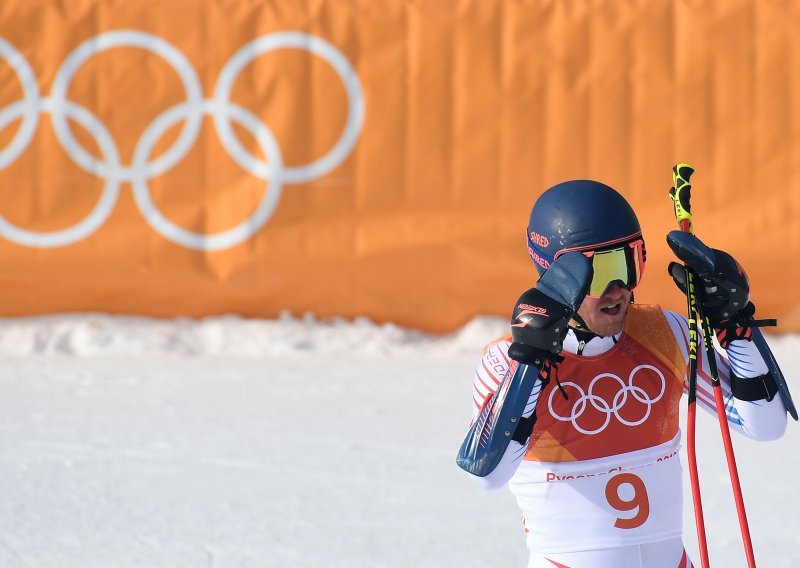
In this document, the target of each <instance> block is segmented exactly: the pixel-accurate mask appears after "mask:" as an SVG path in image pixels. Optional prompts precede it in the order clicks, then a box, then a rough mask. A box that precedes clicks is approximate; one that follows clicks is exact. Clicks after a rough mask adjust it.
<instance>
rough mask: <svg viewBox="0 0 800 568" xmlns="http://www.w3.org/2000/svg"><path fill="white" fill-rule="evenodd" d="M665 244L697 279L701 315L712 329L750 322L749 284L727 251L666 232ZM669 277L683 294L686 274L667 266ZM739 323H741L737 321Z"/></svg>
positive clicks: (675, 266)
mask: <svg viewBox="0 0 800 568" xmlns="http://www.w3.org/2000/svg"><path fill="white" fill-rule="evenodd" d="M667 244H668V245H669V246H670V248H671V249H672V251H673V252H674V253H675V256H677V257H678V258H679V259H681V260H682V261H683V262H684V263H685V264H686V265H687V266H689V268H691V269H692V270H693V271H694V272H695V274H697V276H698V277H699V279H700V281H699V282H697V284H698V285H700V286H702V287H703V290H701V293H700V294H699V298H698V300H699V301H700V302H701V305H702V308H703V314H704V315H705V316H707V317H708V319H709V321H710V322H711V325H713V326H714V327H715V328H719V327H725V326H727V325H728V324H730V323H733V324H734V325H736V324H739V323H745V321H746V320H751V319H752V317H753V313H754V312H755V307H754V306H753V305H752V303H751V302H750V283H749V282H748V280H747V274H745V272H744V269H743V268H742V267H741V265H740V264H739V263H738V262H736V260H734V258H733V257H732V256H731V255H729V254H728V253H727V252H724V251H721V250H717V249H712V248H709V247H707V246H706V245H704V244H703V243H702V242H701V241H700V239H698V238H697V237H695V236H694V235H692V234H690V233H683V232H681V231H670V233H669V234H668V235H667ZM669 274H670V276H672V279H673V280H674V281H675V284H677V286H678V288H680V289H681V291H682V292H683V293H684V294H685V293H686V272H685V270H684V267H683V266H682V265H681V264H678V263H677V262H670V263H669ZM740 320H742V321H740Z"/></svg>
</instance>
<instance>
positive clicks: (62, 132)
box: [0, 30, 365, 251]
mask: <svg viewBox="0 0 800 568" xmlns="http://www.w3.org/2000/svg"><path fill="white" fill-rule="evenodd" d="M115 47H135V48H139V49H144V50H146V51H149V52H151V53H153V54H155V55H158V56H159V57H161V58H163V59H164V61H166V62H167V63H168V64H169V65H170V66H171V67H172V69H174V70H175V72H176V73H177V75H178V77H179V78H180V80H181V82H182V83H183V89H184V92H185V95H186V100H185V101H184V102H182V103H179V104H177V105H174V106H172V107H170V108H167V109H166V110H165V111H163V112H162V113H161V114H160V115H159V116H157V117H156V118H155V119H154V120H153V121H152V122H151V123H150V124H149V125H148V126H147V128H146V129H145V131H144V132H143V133H142V135H141V136H140V138H139V140H138V141H137V143H136V146H135V150H134V154H133V159H132V161H131V163H130V164H128V165H126V164H123V163H121V161H120V156H119V150H118V147H117V144H116V142H115V140H114V139H113V137H112V136H111V134H110V133H109V131H108V129H107V128H106V126H105V125H104V124H103V123H102V121H101V120H100V119H99V118H97V117H96V116H95V115H94V114H93V113H92V112H91V111H89V110H88V109H86V108H85V107H82V106H80V105H78V104H76V103H74V102H72V101H69V100H67V93H68V92H69V87H70V84H71V82H72V79H73V77H74V76H75V74H76V72H77V71H78V70H79V69H80V67H81V66H82V65H83V64H84V63H86V61H88V60H89V59H91V58H92V57H94V56H95V55H97V54H99V53H101V52H103V51H105V50H108V49H112V48H115ZM279 49H299V50H303V51H307V52H309V53H310V54H312V55H314V56H316V57H320V58H321V59H323V60H324V61H325V62H326V63H328V64H329V65H330V66H331V68H333V70H334V71H335V72H336V74H337V75H338V77H339V79H340V80H341V81H342V84H343V86H344V89H345V92H346V94H347V105H348V115H347V121H346V123H345V126H344V129H343V130H342V133H341V135H340V136H339V139H338V140H337V141H336V143H335V144H334V146H333V147H332V148H331V149H330V150H329V151H328V152H327V153H326V154H325V155H323V156H322V157H321V158H319V159H317V160H315V161H313V162H311V163H308V164H305V165H301V166H293V167H288V166H285V165H284V163H283V153H282V152H281V149H280V146H279V145H278V142H277V141H276V140H275V136H274V135H273V133H272V131H271V130H270V129H269V127H268V126H267V125H266V124H264V123H263V122H262V121H261V120H260V119H259V118H258V117H257V116H256V115H255V114H253V113H252V112H250V111H249V110H247V109H245V108H243V107H241V106H239V105H237V104H235V103H234V102H232V101H231V100H230V96H231V92H232V90H233V86H234V83H235V82H236V79H237V78H238V76H239V74H240V73H241V72H242V70H243V69H244V68H245V67H246V66H247V65H248V64H249V63H250V62H251V61H253V60H254V59H255V58H256V57H258V56H260V55H263V54H265V53H267V52H269V51H274V50H279ZM0 59H3V60H4V61H5V62H6V63H8V65H9V66H10V67H11V69H12V70H13V71H14V73H15V74H16V76H17V78H18V79H19V81H20V84H21V85H22V92H23V100H22V101H18V102H15V103H13V104H10V105H8V106H6V107H4V108H2V109H0V130H2V129H3V128H5V127H6V126H7V125H8V124H9V123H11V122H12V121H14V120H17V119H21V121H22V122H21V125H20V127H19V129H18V131H17V133H16V134H15V135H14V138H13V139H12V140H11V142H10V143H9V144H8V146H7V147H5V148H2V149H0V170H2V169H5V168H6V167H8V166H9V165H10V164H12V163H13V162H14V161H15V160H16V159H17V158H18V157H19V156H20V155H21V154H22V153H23V152H24V151H25V149H26V148H27V147H28V145H29V144H30V141H31V139H32V138H33V135H34V133H35V131H36V127H37V125H38V121H39V116H40V115H41V114H42V113H48V114H50V117H51V119H52V123H53V128H54V131H55V134H56V138H57V140H58V142H59V144H60V145H61V147H62V148H63V149H64V151H65V152H66V153H67V155H68V156H69V157H70V159H71V160H72V161H73V162H75V163H76V164H77V165H78V166H79V167H80V168H81V169H83V170H85V171H86V172H89V173H91V174H92V175H96V176H98V177H100V178H102V179H103V180H104V181H105V185H104V187H103V194H102V196H101V197H100V200H99V201H98V202H97V204H96V205H95V207H94V209H92V211H91V212H90V213H89V214H88V215H87V216H86V217H85V218H84V219H82V220H81V221H79V222H78V223H76V224H75V225H73V226H71V227H69V228H67V229H62V230H58V231H49V232H40V231H30V230H27V229H23V228H20V227H18V226H16V225H14V224H12V223H10V222H9V221H8V220H7V219H5V218H4V217H3V216H2V214H0V235H2V236H3V237H5V238H6V239H8V240H10V241H12V242H14V243H17V244H20V245H24V246H28V247H36V248H54V247H61V246H66V245H69V244H72V243H75V242H77V241H80V240H82V239H85V238H86V237H88V236H89V235H91V234H92V233H94V232H95V231H96V230H97V229H99V228H100V227H101V226H102V225H103V223H105V221H106V219H107V218H108V216H109V215H110V214H111V212H112V211H113V209H114V207H115V205H116V203H117V198H118V197H119V192H120V185H121V184H122V183H126V182H127V183H129V184H131V187H132V189H133V195H134V199H135V202H136V205H137V206H138V208H139V210H140V211H141V213H142V216H143V217H144V218H145V220H146V221H147V223H148V224H149V225H150V226H151V227H152V228H153V229H155V230H156V231H157V232H158V233H159V234H161V235H162V236H163V237H165V238H166V239H168V240H170V241H172V242H173V243H176V244H178V245H181V246H184V247H186V248H189V249H195V250H203V251H211V250H220V249H225V248H229V247H232V246H234V245H237V244H240V243H242V242H244V241H246V240H247V239H249V238H250V237H252V236H253V235H254V234H255V233H256V232H258V231H259V230H260V229H261V228H262V227H263V226H264V225H265V224H266V223H267V221H268V220H269V218H270V217H271V216H272V214H273V212H274V211H275V209H276V207H277V205H278V202H279V201H280V196H281V192H282V190H283V186H284V184H287V183H302V182H307V181H310V180H314V179H317V178H319V177H322V176H324V175H325V174H327V173H328V172H330V171H331V170H333V169H334V168H336V167H337V166H338V165H339V164H341V163H342V161H344V159H345V158H347V156H348V155H349V154H350V152H352V150H353V148H354V147H355V144H356V142H357V141H358V138H359V136H360V134H361V128H362V126H363V123H364V113H365V105H364V95H363V92H362V89H361V83H360V82H359V80H358V76H357V75H356V72H355V70H354V69H353V67H352V65H351V64H350V62H349V61H348V60H347V58H346V57H345V56H344V55H343V54H342V53H341V52H340V51H339V50H337V49H336V48H335V47H333V46H332V45H331V44H330V43H328V42H326V41H325V40H323V39H320V38H318V37H316V36H313V35H310V34H306V33H301V32H278V33H272V34H267V35H265V36H261V37H258V38H256V39H254V40H252V41H250V42H248V43H247V44H245V45H244V46H243V47H241V48H240V49H239V50H238V51H237V52H236V53H235V54H234V55H233V56H232V57H231V58H230V59H229V60H228V61H227V63H226V64H225V65H224V66H223V68H222V70H221V71H220V74H219V77H218V79H217V84H216V87H215V89H214V95H213V97H211V98H204V97H203V92H202V87H201V84H200V80H199V78H198V76H197V73H196V72H195V70H194V67H193V66H192V64H191V62H190V61H189V59H188V58H187V57H186V56H185V55H183V53H181V52H180V51H179V50H178V49H177V48H176V47H175V46H173V45H172V44H170V43H169V42H167V41H166V40H164V39H162V38H160V37H158V36H155V35H153V34H149V33H146V32H142V31H138V30H117V31H112V32H107V33H103V34H100V35H97V36H95V37H93V38H90V39H89V40H87V41H85V42H84V43H82V44H81V45H79V46H78V47H77V48H75V49H74V50H73V51H72V53H70V54H69V55H68V56H67V58H66V59H65V60H64V62H63V63H62V65H61V67H60V68H59V70H58V71H57V73H56V75H55V79H54V80H53V85H52V88H51V92H50V96H49V97H42V96H41V94H40V92H39V88H38V85H37V82H36V77H35V75H34V73H33V71H32V69H31V66H30V64H29V63H28V61H27V60H26V59H25V57H24V56H23V55H22V54H21V53H20V52H19V51H18V50H17V49H16V48H15V47H14V46H12V45H11V44H10V43H8V42H7V41H6V40H4V39H3V38H2V37H0ZM204 116H208V117H211V118H212V119H213V122H214V126H215V129H216V131H217V135H218V136H219V137H220V141H221V142H222V145H223V147H224V148H225V151H226V152H227V153H228V154H229V155H230V156H231V158H232V159H233V160H234V161H235V162H236V163H237V164H238V165H239V166H240V167H241V168H242V169H244V170H246V171H247V172H249V173H250V174H252V175H254V176H256V177H257V178H259V179H262V180H264V181H267V182H269V184H268V187H267V188H266V189H265V192H264V196H263V197H262V199H261V201H260V202H259V204H258V206H257V207H256V209H255V211H253V213H252V214H251V215H250V216H249V217H248V218H247V219H245V220H244V221H243V222H241V223H240V224H239V225H237V226H235V227H233V228H231V229H227V230H225V231H221V232H218V233H213V234H203V233H197V232H193V231H189V230H187V229H184V228H182V227H179V226H178V225H176V224H175V223H173V222H172V221H170V220H169V219H167V218H166V217H165V216H164V214H163V213H161V211H160V210H159V209H158V207H157V206H156V204H155V203H154V202H153V200H152V198H151V196H150V189H149V181H150V180H151V179H153V178H154V177H157V176H160V175H162V174H164V173H166V172H168V171H169V170H170V169H172V168H173V167H175V166H176V165H177V164H178V163H180V161H181V160H182V159H183V158H184V157H185V156H186V154H188V152H189V151H190V149H191V147H192V146H193V145H194V143H195V141H196V140H197V137H198V135H199V132H200V128H201V126H202V120H203V117H204ZM70 120H72V121H75V122H77V123H78V124H80V125H81V126H82V127H83V128H84V129H85V130H86V132H88V133H89V134H90V135H91V136H92V137H93V138H94V140H95V142H96V144H97V146H98V148H99V149H100V154H101V156H102V157H101V158H100V159H98V158H97V157H95V156H93V155H92V154H91V153H90V152H89V151H87V150H86V149H85V148H84V147H83V146H82V145H81V144H80V142H79V141H78V140H77V139H76V138H75V136H74V135H73V133H72V129H71V127H70V124H69V121H70ZM181 121H183V122H184V125H183V129H182V130H181V133H180V135H179V136H178V138H177V140H176V141H175V142H174V143H173V144H172V146H170V147H169V148H168V149H167V150H166V151H165V152H164V153H163V154H162V155H161V156H159V157H158V158H156V159H151V153H152V150H153V148H154V147H155V145H156V144H157V143H158V141H159V139H160V138H161V136H162V135H163V134H164V133H165V132H166V131H167V130H168V129H169V128H170V127H172V126H174V125H175V124H177V123H178V122H181ZM234 122H235V123H237V124H239V125H240V126H241V127H243V128H244V129H245V130H247V131H248V132H249V133H250V134H251V135H252V136H253V138H254V139H255V140H256V142H257V144H258V146H259V147H260V149H261V150H262V152H263V153H264V155H265V156H266V158H267V159H266V161H264V160H260V159H258V158H257V157H256V156H254V155H252V154H251V153H250V152H249V151H248V150H247V149H246V148H245V147H244V146H243V145H242V144H241V142H239V140H238V139H237V138H236V135H235V134H234V131H233V128H232V123H234Z"/></svg>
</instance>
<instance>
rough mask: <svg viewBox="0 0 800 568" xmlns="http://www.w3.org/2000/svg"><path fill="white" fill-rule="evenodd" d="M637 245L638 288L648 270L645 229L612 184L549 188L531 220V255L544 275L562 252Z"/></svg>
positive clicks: (588, 182)
mask: <svg viewBox="0 0 800 568" xmlns="http://www.w3.org/2000/svg"><path fill="white" fill-rule="evenodd" d="M629 244H630V245H631V246H634V244H635V248H637V249H638V250H637V251H636V253H637V254H633V253H632V254H631V255H630V258H631V261H630V264H631V265H635V266H632V268H631V270H632V271H633V270H635V271H636V274H633V273H632V275H631V279H628V280H627V283H628V284H629V285H630V287H633V286H635V285H636V284H637V283H638V280H639V279H641V273H642V272H643V271H644V260H645V255H644V240H643V239H642V228H641V226H640V225H639V220H638V219H637V218H636V214H635V213H634V211H633V208H632V207H631V206H630V204H628V202H627V201H626V200H625V198H624V197H622V195H620V194H619V193H617V192H616V191H615V190H614V189H612V188H610V187H609V186H607V185H605V184H602V183H600V182H597V181H592V180H573V181H567V182H564V183H560V184H558V185H556V186H553V187H551V188H550V189H548V190H547V191H545V192H544V193H543V194H542V195H541V196H540V197H539V199H537V200H536V203H535V204H534V206H533V210H532V211H531V216H530V220H529V222H528V254H530V256H531V259H532V260H533V262H534V264H535V265H536V270H537V271H538V272H539V275H542V274H543V273H544V271H545V270H547V268H548V267H549V266H550V264H551V263H552V262H553V261H554V260H555V259H556V258H557V257H558V256H559V255H560V254H562V253H565V252H569V251H581V252H584V251H602V250H609V249H614V248H619V247H623V246H627V245H629Z"/></svg>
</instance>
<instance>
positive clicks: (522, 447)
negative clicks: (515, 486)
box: [469, 340, 542, 490]
mask: <svg viewBox="0 0 800 568" xmlns="http://www.w3.org/2000/svg"><path fill="white" fill-rule="evenodd" d="M510 345H511V342H510V341H508V340H500V341H497V342H495V343H492V344H490V345H489V346H488V347H487V348H486V349H485V350H484V354H483V358H482V359H481V362H480V364H479V365H478V368H477V370H476V371H475V378H474V380H473V383H472V402H473V412H472V421H473V422H474V421H475V419H476V418H477V417H478V415H479V414H480V413H481V410H483V407H484V406H485V405H486V404H488V403H490V401H491V399H492V395H493V394H494V393H495V391H497V389H498V387H499V386H500V384H501V383H502V381H503V379H505V378H506V375H507V374H508V373H509V370H510V368H511V360H510V359H509V357H508V348H509V346H510ZM541 390H542V384H541V382H539V381H537V383H536V386H535V387H534V388H533V390H532V392H531V395H530V397H529V398H528V401H527V403H526V405H525V412H524V413H523V417H525V418H530V416H531V415H532V414H533V411H534V409H535V407H536V401H537V400H538V399H539V393H540V392H541ZM529 440H530V437H529V438H528V439H526V440H525V441H524V443H521V442H519V441H516V440H511V441H510V442H509V444H508V447H507V448H506V450H505V452H504V453H503V457H502V458H501V460H500V463H499V464H498V465H497V467H496V468H495V469H494V470H493V471H492V472H491V473H490V474H489V475H487V476H485V477H478V476H476V475H471V474H469V475H470V477H471V478H472V480H473V481H474V482H475V483H476V484H477V485H478V486H479V487H481V488H483V489H488V490H492V489H499V488H501V487H503V486H504V485H506V483H508V481H509V480H510V479H511V477H512V476H513V475H514V473H515V472H516V471H517V467H518V466H519V464H520V462H521V461H522V458H523V457H524V456H525V452H526V451H527V449H528V441H529Z"/></svg>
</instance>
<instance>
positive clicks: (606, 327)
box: [586, 306, 628, 337]
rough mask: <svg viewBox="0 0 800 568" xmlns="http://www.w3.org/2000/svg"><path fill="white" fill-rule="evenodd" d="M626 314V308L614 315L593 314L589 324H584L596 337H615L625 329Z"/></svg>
mask: <svg viewBox="0 0 800 568" xmlns="http://www.w3.org/2000/svg"><path fill="white" fill-rule="evenodd" d="M627 314H628V310H627V306H625V309H623V310H622V311H620V312H619V313H616V314H613V315H611V314H606V313H604V312H599V313H597V314H595V317H594V318H592V321H591V322H586V323H587V325H588V326H589V329H590V330H591V331H593V332H594V333H596V334H597V335H600V336H603V337H608V336H609V335H616V334H618V333H619V332H620V331H622V329H623V328H624V327H625V316H626V315H627Z"/></svg>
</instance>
